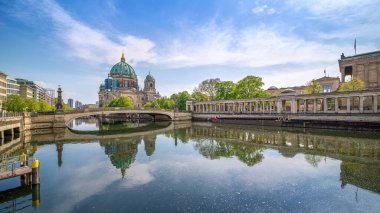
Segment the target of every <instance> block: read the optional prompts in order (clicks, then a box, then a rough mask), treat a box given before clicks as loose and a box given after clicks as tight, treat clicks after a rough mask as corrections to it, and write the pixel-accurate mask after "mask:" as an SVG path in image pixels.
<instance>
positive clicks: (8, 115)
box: [0, 111, 23, 118]
mask: <svg viewBox="0 0 380 213" xmlns="http://www.w3.org/2000/svg"><path fill="white" fill-rule="evenodd" d="M21 116H23V113H22V112H4V111H3V112H0V118H12V117H21Z"/></svg>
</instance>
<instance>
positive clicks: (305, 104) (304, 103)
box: [303, 99, 307, 113]
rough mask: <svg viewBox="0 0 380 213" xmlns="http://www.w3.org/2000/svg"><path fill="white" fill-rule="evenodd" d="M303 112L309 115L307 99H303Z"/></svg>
mask: <svg viewBox="0 0 380 213" xmlns="http://www.w3.org/2000/svg"><path fill="white" fill-rule="evenodd" d="M303 112H304V113H307V99H303Z"/></svg>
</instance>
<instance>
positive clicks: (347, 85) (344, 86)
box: [339, 78, 365, 92]
mask: <svg viewBox="0 0 380 213" xmlns="http://www.w3.org/2000/svg"><path fill="white" fill-rule="evenodd" d="M363 89H365V83H364V81H362V80H360V79H358V78H352V79H351V81H347V82H343V83H341V84H340V86H339V92H345V91H357V90H363Z"/></svg>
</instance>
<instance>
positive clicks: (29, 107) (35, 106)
mask: <svg viewBox="0 0 380 213" xmlns="http://www.w3.org/2000/svg"><path fill="white" fill-rule="evenodd" d="M25 106H26V111H28V112H36V111H40V103H38V101H37V100H36V99H34V98H27V99H25Z"/></svg>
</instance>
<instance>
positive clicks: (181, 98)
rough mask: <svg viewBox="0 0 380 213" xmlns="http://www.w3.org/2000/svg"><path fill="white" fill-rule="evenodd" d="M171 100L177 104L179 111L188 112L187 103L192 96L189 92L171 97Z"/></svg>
mask: <svg viewBox="0 0 380 213" xmlns="http://www.w3.org/2000/svg"><path fill="white" fill-rule="evenodd" d="M170 98H171V99H172V100H174V102H176V103H177V107H178V109H179V110H186V101H187V100H189V99H190V98H191V96H190V94H189V93H188V92H187V91H183V92H179V93H177V94H173V95H171V97H170Z"/></svg>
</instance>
